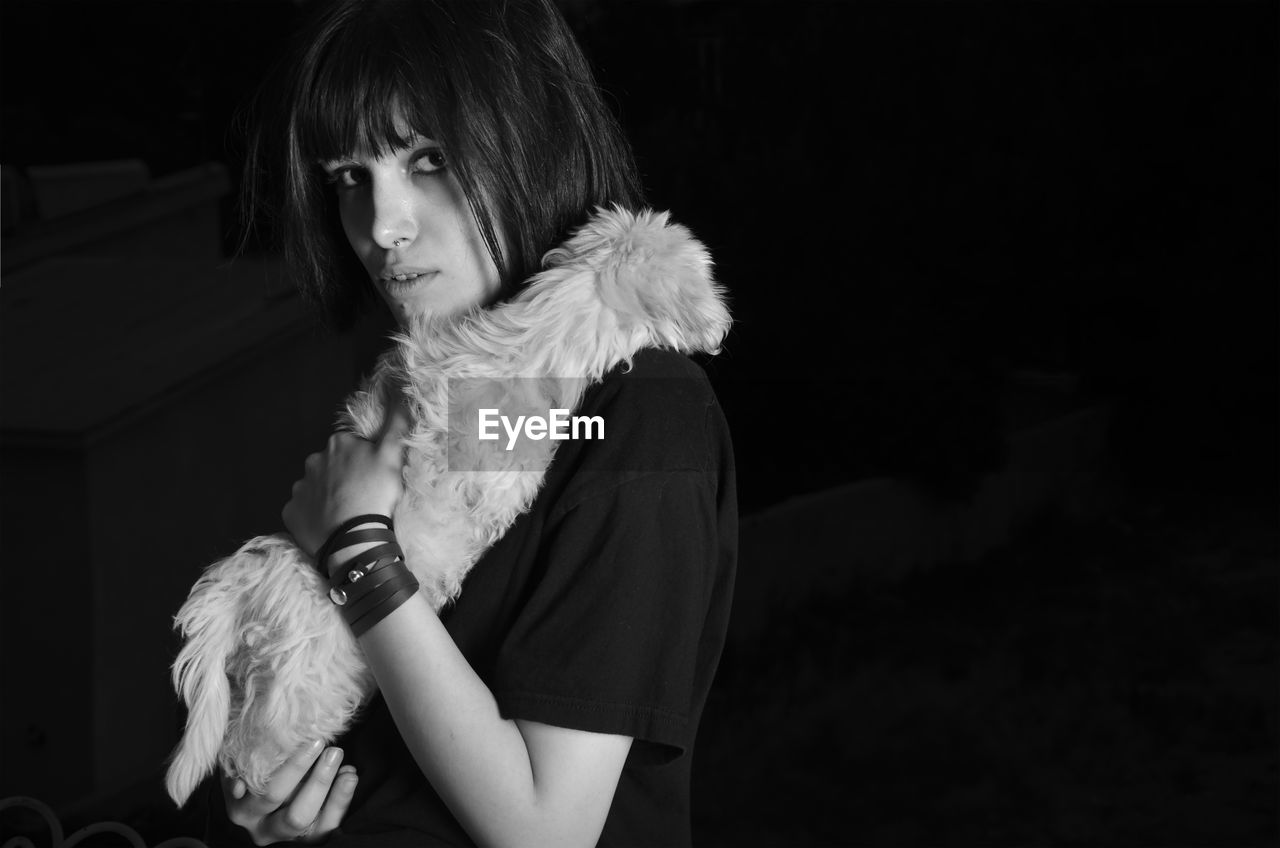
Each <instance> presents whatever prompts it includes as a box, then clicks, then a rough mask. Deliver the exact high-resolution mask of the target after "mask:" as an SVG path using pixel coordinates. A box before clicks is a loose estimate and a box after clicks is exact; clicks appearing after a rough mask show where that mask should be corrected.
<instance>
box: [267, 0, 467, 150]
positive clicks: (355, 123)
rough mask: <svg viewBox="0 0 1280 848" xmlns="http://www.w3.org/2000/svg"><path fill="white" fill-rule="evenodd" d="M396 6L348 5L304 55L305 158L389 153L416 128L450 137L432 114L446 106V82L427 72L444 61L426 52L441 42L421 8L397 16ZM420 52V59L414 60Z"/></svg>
mask: <svg viewBox="0 0 1280 848" xmlns="http://www.w3.org/2000/svg"><path fill="white" fill-rule="evenodd" d="M395 5H413V4H395ZM421 5H429V4H421ZM393 8H395V6H393V5H390V4H382V5H376V4H369V5H363V6H359V5H357V6H351V7H348V8H347V9H344V10H343V11H344V12H346V13H347V14H344V15H335V16H334V20H333V21H332V25H331V26H329V27H326V28H325V31H324V36H325V37H324V38H322V39H319V40H317V42H316V43H315V44H314V45H313V46H312V48H311V50H310V53H309V55H308V56H307V57H306V59H305V60H304V67H307V68H308V69H309V70H310V74H308V75H307V77H305V78H304V77H300V78H299V79H298V89H297V90H296V91H295V97H294V101H293V102H294V107H293V113H292V115H291V120H290V125H291V126H290V133H289V134H290V136H291V137H292V139H293V140H294V142H295V145H296V148H295V149H296V153H297V155H298V156H299V157H300V158H301V159H302V160H303V161H311V162H316V161H326V160H333V159H340V158H342V157H344V156H350V155H352V154H355V153H367V154H371V155H373V156H381V155H383V154H385V153H388V152H390V151H391V150H394V149H396V148H403V147H407V146H408V145H409V144H410V143H411V142H412V140H413V139H412V134H414V133H416V134H418V135H420V136H427V137H431V138H433V139H436V140H438V141H441V142H443V141H444V139H441V138H439V136H438V132H439V130H438V127H439V126H440V122H439V121H435V120H431V116H435V115H438V114H440V112H441V104H440V103H438V102H437V96H438V95H439V93H440V92H441V91H442V89H443V88H444V87H446V83H445V81H444V80H442V79H440V76H441V75H440V74H431V73H428V72H427V70H428V68H430V67H433V66H434V67H438V66H439V62H431V61H429V59H427V56H426V55H425V54H426V53H428V52H429V51H430V50H431V45H433V44H434V43H435V42H436V38H435V37H434V36H435V33H434V32H432V30H433V29H434V28H433V27H430V26H429V25H424V24H429V23H430V21H428V20H426V19H425V16H424V15H421V14H415V15H396V16H395V19H394V20H392V16H391V15H389V14H387V10H388V9H393ZM414 24H417V25H418V26H414ZM415 53H416V54H418V55H417V57H416V61H415V60H414V59H410V58H409V57H412V56H414V55H415ZM424 59H427V60H426V61H424ZM308 60H309V61H308Z"/></svg>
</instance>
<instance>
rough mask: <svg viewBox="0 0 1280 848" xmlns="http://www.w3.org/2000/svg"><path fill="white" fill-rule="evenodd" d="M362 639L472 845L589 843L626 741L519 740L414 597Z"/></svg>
mask: <svg viewBox="0 0 1280 848" xmlns="http://www.w3.org/2000/svg"><path fill="white" fill-rule="evenodd" d="M360 645H361V647H362V648H363V649H364V652H365V655H366V657H367V658H368V660H369V664H370V667H371V668H372V670H373V673H374V676H375V677H376V678H377V681H378V686H379V688H380V689H381V691H382V695H383V697H384V698H385V700H386V702H387V705H388V707H389V708H390V710H391V714H392V717H393V718H394V719H395V722H396V726H397V728H399V730H400V734H401V736H402V737H403V739H404V741H405V744H406V745H407V746H408V747H409V750H410V752H411V753H412V754H413V757H414V759H415V760H416V761H417V763H418V766H419V768H421V769H422V771H423V773H424V774H425V775H426V777H427V779H428V780H429V781H430V782H431V785H432V786H433V787H434V788H435V790H436V791H437V792H438V793H439V795H440V797H441V798H442V799H443V800H444V801H445V803H446V804H447V805H448V806H449V809H450V810H451V811H452V812H453V814H454V816H456V817H457V819H458V821H459V822H460V823H461V824H462V825H463V827H464V828H465V829H466V830H467V832H468V833H469V834H470V835H471V837H472V838H473V839H475V840H476V842H477V843H479V844H481V845H495V846H501V845H521V846H529V845H544V844H545V845H556V846H570V845H577V844H582V845H593V844H595V842H596V840H597V839H598V838H599V835H600V829H601V828H602V827H603V824H604V816H605V815H606V814H607V813H608V809H609V804H610V803H611V801H612V797H613V792H614V789H615V787H616V785H617V779H618V774H619V773H620V771H621V767H622V761H623V760H625V756H626V751H627V749H628V748H629V744H630V740H628V739H626V738H625V737H610V736H602V735H597V734H585V733H578V732H576V731H568V730H564V731H561V730H560V729H559V728H546V726H545V725H544V726H540V728H538V729H536V730H534V731H533V732H536V733H539V734H547V733H549V734H550V736H547V735H543V736H540V737H539V739H538V740H527V739H526V733H529V732H531V731H530V727H529V725H527V724H526V723H524V722H521V723H520V724H517V722H515V721H511V720H508V719H504V718H503V717H502V715H501V714H500V712H499V710H498V704H497V701H496V700H495V699H494V696H493V693H492V692H491V691H490V690H489V688H488V687H487V686H486V685H485V683H484V681H482V680H481V679H480V677H479V676H478V675H477V674H476V673H475V671H474V670H473V669H472V668H471V666H470V664H469V663H468V662H467V660H466V658H465V657H464V656H463V655H462V653H461V651H459V650H458V647H457V645H455V644H454V642H453V639H452V637H451V636H450V635H449V633H448V631H447V630H446V629H445V627H444V625H443V623H441V621H440V619H439V617H437V615H436V614H435V612H434V611H433V610H432V609H431V607H430V605H429V604H428V603H427V602H426V600H425V598H423V596H422V595H420V594H419V595H415V596H414V597H413V598H411V599H410V600H409V601H407V602H405V603H404V604H402V605H401V606H400V607H399V608H398V609H396V610H395V611H394V612H392V613H391V614H390V615H389V616H387V617H386V618H385V619H383V620H382V621H380V622H379V623H378V624H376V625H374V627H373V628H372V629H370V630H369V631H368V632H367V633H366V634H365V635H364V636H362V637H361V639H360ZM542 728H545V730H544V729H542ZM548 739H550V743H549V745H548V744H546V743H547V740H548ZM619 740H621V742H620V741H619ZM531 741H533V742H534V744H530V742H531ZM562 743H563V744H562ZM531 751H532V752H533V753H532V754H531ZM619 754H620V756H619ZM610 777H611V779H612V782H609V781H610ZM601 784H605V785H603V786H602V785H601Z"/></svg>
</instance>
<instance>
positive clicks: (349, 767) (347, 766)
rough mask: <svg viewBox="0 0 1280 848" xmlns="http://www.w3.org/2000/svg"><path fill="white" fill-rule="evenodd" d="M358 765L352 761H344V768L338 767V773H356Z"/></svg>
mask: <svg viewBox="0 0 1280 848" xmlns="http://www.w3.org/2000/svg"><path fill="white" fill-rule="evenodd" d="M355 773H356V767H355V766H353V765H351V764H350V763H344V764H343V766H342V768H340V769H338V774H355Z"/></svg>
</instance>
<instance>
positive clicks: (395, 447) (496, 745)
mask: <svg viewBox="0 0 1280 848" xmlns="http://www.w3.org/2000/svg"><path fill="white" fill-rule="evenodd" d="M406 428H407V421H406V419H405V418H404V416H403V414H400V413H397V414H396V415H393V416H391V420H390V421H389V424H388V429H387V432H386V433H385V434H384V436H383V438H382V440H381V441H380V442H377V443H375V442H367V441H364V440H362V439H359V438H357V437H355V436H350V435H346V434H338V435H335V436H334V437H333V438H332V439H330V441H329V446H328V448H327V449H326V451H324V452H323V453H319V454H313V455H312V456H311V457H309V458H308V460H307V464H306V476H305V477H304V478H303V479H302V480H301V481H299V482H298V483H297V484H295V486H294V491H293V499H292V500H291V501H290V502H289V503H288V504H287V505H286V506H285V509H284V513H283V516H284V520H285V524H286V526H287V527H288V528H289V530H290V532H292V533H293V535H294V537H295V538H296V539H297V540H298V543H299V545H301V546H302V547H303V549H304V550H307V551H309V552H312V551H315V550H316V549H317V548H319V547H320V545H321V543H322V542H323V539H324V537H325V534H326V533H327V532H328V531H329V530H331V529H332V528H333V527H335V526H337V525H338V524H339V523H341V521H343V520H344V519H346V518H348V517H350V516H352V515H360V514H365V513H370V512H374V513H379V514H384V515H390V514H391V512H392V510H393V509H394V507H395V504H396V502H397V501H398V500H399V498H400V495H401V493H402V492H401V482H400V463H401V448H400V437H401V435H402V434H403V432H404V431H405V429H406ZM358 550H359V549H358V548H354V547H353V548H349V549H347V550H345V551H343V552H342V555H343V556H342V558H343V559H345V558H348V557H350V556H354V555H355V554H356V553H357V552H358ZM360 645H361V648H362V649H363V650H364V652H365V655H366V657H367V658H368V660H369V664H370V667H371V668H372V670H373V673H374V677H375V678H376V679H377V681H378V687H379V689H380V690H381V691H382V694H383V697H384V698H385V700H386V702H387V705H388V706H389V707H390V709H391V714H392V716H393V718H394V719H395V722H396V727H397V728H398V729H399V731H400V735H401V736H402V737H403V738H404V741H405V744H406V745H407V746H408V748H409V750H410V752H411V753H412V754H413V756H414V759H415V761H416V762H417V763H418V766H419V767H420V768H421V769H422V771H423V773H424V774H425V775H426V776H427V779H428V780H430V781H431V784H432V786H433V787H435V789H436V791H437V792H438V793H439V794H440V797H441V798H442V799H443V800H444V801H445V803H446V804H448V806H449V809H450V810H451V811H452V812H453V814H454V816H456V817H457V819H458V821H459V822H460V823H461V824H462V825H463V827H464V828H466V830H467V832H468V833H469V834H470V835H471V836H472V838H473V839H475V840H476V842H478V843H479V844H481V845H494V846H504V845H519V846H534V845H554V846H573V845H594V844H595V843H596V841H597V840H598V839H599V837H600V832H601V830H602V828H603V827H604V821H605V817H606V816H607V815H608V812H609V807H610V805H611V804H612V801H613V794H614V791H615V789H616V788H617V784H618V778H619V776H620V775H621V773H622V767H623V764H624V762H625V761H626V758H627V753H628V751H629V750H630V747H631V738H630V737H628V736H615V735H609V734H600V733H588V732H585V731H580V730H571V729H567V728H561V727H554V726H551V725H546V724H541V723H538V722H532V721H523V720H514V721H513V720H508V719H504V718H503V717H502V715H501V714H500V712H499V710H498V705H497V702H496V700H495V699H494V697H493V693H492V692H490V691H489V689H488V687H487V686H486V685H485V683H484V681H482V680H481V679H480V677H479V676H478V675H477V674H476V673H475V671H474V670H473V669H472V668H471V666H470V664H469V663H468V662H467V660H466V658H465V657H463V655H462V653H461V651H459V650H458V647H457V645H456V644H454V642H453V639H452V637H451V636H450V635H449V633H448V631H447V630H446V629H445V627H444V625H443V624H442V623H441V621H440V619H439V618H438V617H437V616H436V614H435V612H434V611H433V610H432V609H431V606H430V605H429V604H428V603H427V602H426V600H425V598H423V597H422V596H421V595H416V596H414V597H413V598H411V599H410V600H409V601H408V602H406V603H404V604H402V605H401V606H400V607H399V608H398V609H396V610H395V611H394V612H392V613H391V614H390V615H389V616H387V617H386V618H384V619H383V620H382V621H380V622H378V623H377V624H376V625H374V626H373V627H372V628H371V629H370V630H369V631H368V632H367V633H365V634H364V635H363V636H362V637H360ZM357 765H358V764H357Z"/></svg>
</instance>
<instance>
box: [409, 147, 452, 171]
mask: <svg viewBox="0 0 1280 848" xmlns="http://www.w3.org/2000/svg"><path fill="white" fill-rule="evenodd" d="M444 169H445V160H444V151H443V150H441V149H440V148H438V147H433V148H431V149H430V150H427V151H424V152H423V154H422V155H421V156H419V157H418V158H417V159H415V160H414V163H413V170H414V171H415V172H416V173H419V174H434V173H435V172H436V171H443V170H444Z"/></svg>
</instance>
